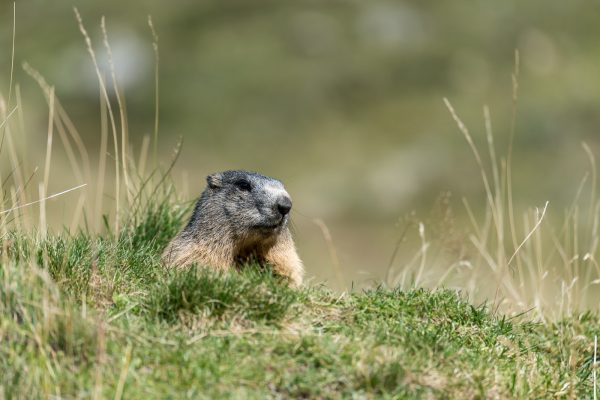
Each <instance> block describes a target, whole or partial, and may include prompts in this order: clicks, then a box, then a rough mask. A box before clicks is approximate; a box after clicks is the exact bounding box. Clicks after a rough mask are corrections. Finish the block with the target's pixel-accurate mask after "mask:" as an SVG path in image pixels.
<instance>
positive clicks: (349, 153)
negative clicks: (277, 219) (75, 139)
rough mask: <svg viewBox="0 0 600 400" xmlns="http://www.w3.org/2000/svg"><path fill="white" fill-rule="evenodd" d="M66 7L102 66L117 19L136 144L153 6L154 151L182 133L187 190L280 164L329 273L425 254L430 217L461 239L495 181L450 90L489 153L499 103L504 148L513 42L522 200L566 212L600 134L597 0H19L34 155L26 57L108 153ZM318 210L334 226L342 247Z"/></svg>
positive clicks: (498, 131) (61, 163) (22, 83)
mask: <svg viewBox="0 0 600 400" xmlns="http://www.w3.org/2000/svg"><path fill="white" fill-rule="evenodd" d="M73 6H76V7H77V8H78V9H79V11H80V13H81V16H82V18H83V21H84V23H85V25H86V27H87V29H88V31H89V33H90V36H91V37H92V42H93V45H94V47H95V49H96V50H97V52H98V58H99V63H100V64H101V66H104V67H106V65H107V61H106V56H105V52H104V51H103V45H102V36H101V31H100V18H101V16H105V17H106V26H107V30H108V35H109V40H110V43H111V46H112V51H113V56H114V63H115V68H116V72H117V76H118V79H119V82H120V84H121V88H122V90H123V91H124V93H125V96H126V99H127V103H126V107H127V112H128V122H129V134H130V141H131V145H132V148H133V152H134V153H135V154H137V152H139V149H140V147H141V145H142V141H143V137H144V135H152V132H153V130H154V107H155V105H154V93H155V92H154V90H155V86H154V68H155V62H154V53H153V48H152V41H153V38H152V33H151V31H150V29H149V27H148V23H147V18H148V15H151V16H152V18H153V21H154V26H155V29H156V33H157V34H158V36H159V51H160V64H159V79H160V83H159V87H160V129H159V132H160V133H159V152H160V153H159V156H160V159H161V160H163V162H164V163H168V160H169V159H170V157H171V156H172V153H173V149H174V148H175V147H176V145H177V142H178V140H179V139H180V138H182V140H183V146H182V151H181V156H180V158H179V160H178V162H177V164H176V165H175V168H174V170H173V179H174V182H175V183H176V185H177V187H178V189H179V190H180V191H181V193H184V195H185V196H187V198H188V199H190V200H191V199H193V198H194V197H196V196H197V195H198V194H199V193H200V192H201V191H202V190H203V188H204V185H205V181H204V177H205V176H206V175H207V174H208V173H211V172H214V171H218V170H224V169H237V168H242V169H248V170H255V171H258V172H261V173H263V174H266V175H270V176H273V177H276V178H279V179H280V180H282V181H283V182H284V183H285V184H286V186H287V189H288V191H289V192H290V194H291V195H292V197H293V199H294V209H295V212H294V213H293V215H292V218H293V222H294V226H295V235H296V241H297V245H298V248H299V252H300V255H301V257H302V258H303V259H304V261H305V264H306V269H307V272H308V276H309V277H311V278H313V281H314V282H326V283H327V284H328V285H331V286H332V287H337V288H341V287H349V286H351V285H355V286H362V285H365V284H369V283H370V282H376V281H381V280H382V279H384V278H385V276H386V272H387V271H388V269H389V267H390V264H391V261H390V260H392V257H393V254H394V252H395V250H396V249H397V252H396V253H397V254H396V255H395V256H394V260H393V263H392V264H394V265H396V266H401V265H402V263H403V262H406V260H408V259H410V258H412V257H414V254H415V253H414V250H410V251H409V250H408V249H409V248H410V241H411V240H412V241H415V240H417V239H418V234H417V226H418V222H421V221H422V222H424V223H425V227H426V230H425V235H426V236H427V238H428V239H430V240H438V239H439V240H446V241H447V242H448V243H450V244H449V245H448V246H446V249H447V251H449V252H456V253H457V254H460V253H461V252H463V251H464V250H463V249H461V248H462V247H463V245H462V243H464V242H466V240H465V237H466V236H467V235H468V231H469V223H468V220H467V215H466V213H465V211H464V210H465V209H464V206H463V200H462V199H463V197H464V198H466V199H467V200H468V202H469V204H470V205H471V206H472V208H473V210H474V212H475V213H476V214H477V213H479V214H477V215H481V213H480V211H481V210H482V209H483V207H484V206H485V194H484V190H483V186H482V184H481V179H480V171H479V169H478V167H477V164H476V162H475V160H474V158H473V156H472V154H471V151H470V149H469V147H468V145H467V143H466V141H465V140H464V137H463V136H462V134H461V133H460V132H459V130H458V129H457V127H456V124H455V123H454V121H453V120H452V118H451V116H450V114H449V112H448V110H447V109H446V107H445V106H444V103H443V98H444V97H447V98H448V99H449V100H450V101H451V102H452V104H453V106H454V107H455V109H456V111H457V113H458V114H459V115H460V116H461V118H462V119H463V120H464V121H465V123H466V124H467V126H468V127H469V129H470V131H471V134H472V135H473V137H474V140H475V142H476V143H477V145H478V146H480V148H481V149H482V152H483V153H485V154H487V153H486V152H485V151H484V149H485V148H486V147H485V146H487V144H486V141H485V136H484V118H483V106H484V105H488V106H489V107H490V110H491V121H492V123H493V130H494V134H495V141H496V146H497V149H498V157H505V156H506V153H507V147H508V142H509V135H510V131H511V121H512V107H513V94H512V93H513V86H512V80H511V74H512V73H513V70H514V68H515V49H518V50H519V52H520V73H519V97H518V115H517V119H516V134H515V142H514V153H513V171H515V173H514V176H513V192H514V194H515V205H516V207H517V209H518V210H519V212H521V211H522V210H524V209H526V208H527V207H536V206H543V204H544V203H545V201H547V200H549V201H550V203H551V208H552V209H553V210H554V212H556V213H557V215H559V216H560V214H561V212H562V210H563V209H564V207H566V205H567V204H569V203H570V202H571V201H572V199H573V197H574V196H575V193H576V191H577V186H578V185H579V182H580V179H581V178H582V177H583V175H584V174H585V172H586V171H587V170H588V169H589V162H588V160H587V158H586V156H585V153H584V151H583V150H582V147H581V143H582V142H586V143H587V144H588V145H589V146H590V147H591V148H592V150H593V151H594V152H595V153H596V154H598V150H600V137H599V135H598V127H599V126H600V113H599V112H598V107H599V105H600V74H599V71H600V46H598V38H599V37H600V24H598V21H600V6H598V5H590V4H589V3H587V2H586V3H584V2H582V1H570V2H562V1H530V2H526V3H524V2H522V1H516V0H515V1H510V0H505V1H501V2H499V1H497V2H472V1H453V2H430V1H420V2H416V1H413V2H408V1H369V2H365V1H358V0H356V1H351V0H345V1H335V0H331V1H327V2H320V1H295V2H281V1H266V0H256V1H246V0H244V1H241V0H229V1H226V2H225V1H183V0H178V1H170V2H166V1H158V0H153V1H145V2H142V3H140V2H136V3H134V2H123V1H113V0H107V1H102V2H89V1H85V2H84V1H73V2H65V1H61V2H47V1H42V0H24V1H19V2H17V7H16V21H17V22H16V44H15V51H16V54H15V76H14V80H15V82H16V83H18V84H19V87H20V91H21V98H22V105H23V115H24V116H25V118H24V126H25V131H26V133H27V139H24V138H21V139H20V142H19V143H20V145H21V146H25V147H26V153H27V154H28V157H29V158H30V159H31V160H33V163H34V164H35V163H36V161H37V160H40V161H39V162H38V164H36V165H40V166H41V165H42V164H43V159H44V158H43V156H44V153H45V151H46V136H47V125H48V106H47V105H46V102H45V99H44V96H43V93H42V92H41V91H40V89H39V87H38V85H37V84H36V82H35V81H34V80H33V79H32V78H31V77H29V76H28V75H27V74H26V73H25V72H24V71H23V69H22V68H21V64H22V62H24V61H27V62H28V63H29V64H30V65H31V66H33V67H34V68H36V69H37V70H39V71H40V72H41V73H42V75H44V76H45V78H46V79H47V81H48V82H49V83H50V84H52V85H54V86H55V90H56V95H57V97H58V98H59V99H60V100H61V101H62V104H63V106H64V107H65V109H66V110H67V112H68V113H69V115H70V116H71V118H72V119H73V122H74V123H75V125H76V126H77V127H78V130H79V132H80V133H81V135H82V136H83V139H84V141H85V142H86V145H87V146H88V148H89V150H90V155H91V156H92V158H93V157H96V158H97V157H98V156H97V148H98V146H99V141H100V133H99V132H100V115H101V113H100V111H99V110H100V108H99V90H98V81H97V79H96V75H95V71H94V67H93V64H92V62H91V60H90V57H89V54H88V53H87V50H86V47H85V42H84V39H83V37H82V35H81V33H80V32H79V28H78V26H77V21H76V19H75V17H74V13H73V9H72V7H73ZM12 13H13V5H12V2H7V1H4V2H2V3H1V5H0V32H1V34H0V93H2V94H3V95H4V96H5V97H6V95H7V92H8V88H9V80H10V61H11V57H10V55H11V47H12V43H11V41H12V19H13V15H12ZM110 148H111V147H110V146H109V149H110ZM54 151H55V153H54V154H53V158H52V168H53V173H52V174H53V176H54V180H53V181H52V183H51V185H50V189H49V192H56V191H58V190H62V189H64V188H65V187H68V185H69V184H71V183H73V182H72V181H69V182H70V183H69V184H67V183H66V181H67V180H68V179H72V178H68V177H69V176H70V175H69V168H70V167H69V163H68V162H67V161H66V157H65V155H64V152H62V150H61V149H60V146H58V145H57V146H56V148H55V150H54ZM61 152H62V153H61ZM484 158H485V160H484V161H486V160H487V156H485V157H484ZM92 165H95V164H94V162H93V163H92ZM6 174H7V172H4V173H3V176H6ZM56 176H58V177H59V178H60V177H62V176H64V177H65V182H61V180H60V179H57V178H56ZM75 183H76V182H75ZM61 204H62V206H61V207H62V209H58V211H55V212H54V214H55V216H54V217H53V218H54V219H53V221H54V224H56V226H59V227H60V224H61V219H62V218H64V217H65V215H68V213H69V212H70V211H71V210H72V204H70V202H69V199H68V198H65V200H63V201H62V203H61ZM315 218H318V219H322V220H323V221H324V222H325V224H326V226H327V227H328V229H329V232H330V234H331V238H332V239H331V240H332V243H333V248H334V249H335V254H334V257H333V258H332V254H331V248H330V247H328V242H327V240H325V238H324V235H323V232H322V229H321V228H322V227H320V226H319V225H318V224H316V223H315V222H314V219H315ZM406 226H408V227H409V231H410V232H412V233H411V234H412V237H413V239H410V235H407V236H406V241H407V243H406V245H405V244H404V243H402V244H401V245H400V247H397V244H398V241H399V239H401V238H402V237H403V232H404V229H405V227H406ZM449 237H451V239H456V243H457V244H456V245H452V243H451V242H452V240H448V239H449ZM436 238H437V239H436ZM413 247H414V246H413ZM336 257H337V258H338V259H339V265H340V268H341V274H340V273H336V268H335V264H336V263H337V262H338V261H336V260H335V258H336Z"/></svg>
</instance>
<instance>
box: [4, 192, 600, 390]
mask: <svg viewBox="0 0 600 400" xmlns="http://www.w3.org/2000/svg"><path fill="white" fill-rule="evenodd" d="M184 211H185V210H184V209H182V208H177V207H171V206H168V205H167V204H166V203H165V204H162V205H158V206H150V207H147V209H146V210H145V211H144V212H142V213H140V214H139V215H140V217H138V218H134V219H131V220H130V221H129V222H128V223H127V224H124V226H125V227H126V228H124V229H123V230H122V231H121V233H120V234H119V235H114V234H104V235H91V234H88V233H85V232H80V233H77V234H53V235H48V236H47V237H45V238H43V239H42V238H40V237H37V238H36V237H33V236H27V235H19V234H16V233H13V234H9V236H10V237H11V239H10V240H8V241H5V245H4V248H3V253H2V268H0V353H1V354H0V371H2V373H1V374H0V397H3V398H48V397H55V398H80V397H93V398H173V399H175V398H223V397H225V398H374V397H377V398H427V397H432V396H433V397H436V398H438V397H439V398H482V397H483V398H485V397H502V398H505V397H517V398H546V397H553V396H557V395H558V396H559V397H560V396H564V397H565V398H581V397H591V394H592V373H591V371H592V361H593V337H594V335H597V334H598V333H600V329H599V327H598V318H597V316H596V315H593V314H591V313H585V314H580V315H575V316H572V317H570V318H568V319H566V320H562V321H559V322H556V323H544V324H542V323H538V322H534V321H532V318H531V317H530V316H529V314H524V315H521V316H517V317H513V318H509V317H507V316H504V315H501V314H499V313H497V312H495V311H494V307H493V306H492V305H491V304H490V305H485V304H483V305H473V304H469V302H467V301H466V300H465V298H464V297H463V296H461V294H460V293H457V292H454V291H450V290H442V289H439V290H435V291H427V290H424V289H418V288H415V289H412V290H406V291H403V290H399V289H393V288H384V287H379V288H374V289H372V290H368V291H357V292H350V293H334V292H332V291H330V290H328V289H327V288H326V287H325V286H323V285H307V286H305V287H303V288H301V289H290V288H288V287H287V286H286V285H285V283H284V282H281V280H280V279H279V278H278V277H276V276H272V275H271V274H269V272H268V271H260V270H259V269H258V268H257V267H256V266H248V267H247V268H245V269H244V270H242V271H241V272H232V273H215V272H210V271H206V270H203V269H195V268H193V269H189V270H181V271H175V270H167V269H165V268H164V267H163V266H162V265H161V264H160V251H161V249H162V248H163V247H164V246H165V244H166V243H167V241H168V240H169V237H170V236H171V235H173V234H174V233H175V232H176V230H177V229H178V228H179V226H180V224H181V223H182V217H183V215H184Z"/></svg>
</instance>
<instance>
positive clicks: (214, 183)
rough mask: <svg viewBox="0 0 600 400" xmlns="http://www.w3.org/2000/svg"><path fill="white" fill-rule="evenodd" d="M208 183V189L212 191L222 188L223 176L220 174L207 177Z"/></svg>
mask: <svg viewBox="0 0 600 400" xmlns="http://www.w3.org/2000/svg"><path fill="white" fill-rule="evenodd" d="M206 183H208V187H209V188H211V189H216V188H220V187H221V186H223V175H221V174H220V173H218V172H217V173H215V174H210V175H209V176H207V177H206Z"/></svg>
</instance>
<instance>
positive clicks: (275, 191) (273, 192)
mask: <svg viewBox="0 0 600 400" xmlns="http://www.w3.org/2000/svg"><path fill="white" fill-rule="evenodd" d="M265 192H266V193H267V194H268V196H269V197H270V198H272V199H274V200H276V199H278V198H280V197H287V198H288V199H289V198H290V195H289V194H288V192H286V191H285V189H284V188H282V187H280V186H275V185H271V184H267V185H265Z"/></svg>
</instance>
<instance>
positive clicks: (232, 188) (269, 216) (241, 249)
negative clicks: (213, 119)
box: [163, 170, 302, 284]
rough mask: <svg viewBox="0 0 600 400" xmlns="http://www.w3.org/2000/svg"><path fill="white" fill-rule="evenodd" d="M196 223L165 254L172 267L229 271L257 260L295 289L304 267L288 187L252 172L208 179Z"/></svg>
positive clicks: (193, 219) (165, 259)
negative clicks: (294, 237) (290, 224)
mask: <svg viewBox="0 0 600 400" xmlns="http://www.w3.org/2000/svg"><path fill="white" fill-rule="evenodd" d="M206 182H207V184H208V186H207V187H206V189H205V190H204V191H203V192H202V195H201V196H200V198H199V199H198V202H197V203H196V206H195V208H194V211H193V213H192V216H191V218H190V221H189V222H188V224H187V225H186V227H185V228H184V229H183V231H181V232H180V233H179V234H178V235H177V236H176V237H175V238H174V239H173V241H171V243H170V244H169V246H167V248H166V249H165V252H164V253H163V259H164V261H165V262H166V263H167V264H171V265H186V264H189V263H192V262H198V263H200V264H205V265H208V266H213V267H216V268H220V269H226V268H228V267H229V266H231V265H236V264H240V263H243V262H244V261H247V260H248V259H249V258H253V259H255V260H256V261H258V262H259V263H263V264H268V265H271V266H272V267H273V269H274V270H275V272H277V273H280V274H282V275H284V276H286V277H288V278H290V280H291V281H292V282H293V283H295V284H299V283H300V282H301V279H302V263H301V261H300V259H299V258H298V255H297V254H296V249H295V246H294V242H293V240H292V237H291V234H290V232H289V228H288V219H289V211H290V209H291V207H292V202H291V199H290V196H289V194H288V193H287V192H286V191H285V188H284V186H283V184H282V183H281V182H280V181H278V180H276V179H273V178H269V177H267V176H264V175H260V174H257V173H254V172H247V171H240V170H236V171H225V172H219V173H215V174H211V175H209V176H208V177H207V178H206Z"/></svg>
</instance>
